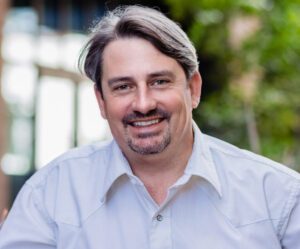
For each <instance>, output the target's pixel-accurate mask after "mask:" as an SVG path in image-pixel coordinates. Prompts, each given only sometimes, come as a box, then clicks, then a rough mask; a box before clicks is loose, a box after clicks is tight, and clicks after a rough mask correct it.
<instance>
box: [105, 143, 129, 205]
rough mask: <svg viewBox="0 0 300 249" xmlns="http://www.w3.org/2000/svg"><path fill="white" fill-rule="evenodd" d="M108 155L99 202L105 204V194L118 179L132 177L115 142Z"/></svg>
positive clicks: (127, 164)
mask: <svg viewBox="0 0 300 249" xmlns="http://www.w3.org/2000/svg"><path fill="white" fill-rule="evenodd" d="M108 153H109V155H108V156H107V162H104V163H107V166H106V167H105V168H106V172H105V178H104V185H102V186H103V187H102V188H101V202H105V199H106V195H107V192H108V191H109V189H110V188H111V187H112V185H113V184H114V182H115V181H116V180H117V179H118V178H120V177H121V176H123V175H128V176H133V173H132V170H131V168H130V166H129V163H128V161H127V159H126V158H125V156H124V155H123V153H122V151H121V149H120V147H119V145H118V144H117V142H116V141H115V140H113V141H112V142H111V144H110V148H109V152H108Z"/></svg>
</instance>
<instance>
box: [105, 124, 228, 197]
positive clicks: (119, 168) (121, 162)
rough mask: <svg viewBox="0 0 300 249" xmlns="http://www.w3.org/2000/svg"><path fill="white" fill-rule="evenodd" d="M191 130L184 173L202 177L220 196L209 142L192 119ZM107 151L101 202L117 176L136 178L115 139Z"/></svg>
mask: <svg viewBox="0 0 300 249" xmlns="http://www.w3.org/2000/svg"><path fill="white" fill-rule="evenodd" d="M193 130H194V145H193V150H192V155H191V157H190V159H189V161H188V164H187V167H186V169H185V174H188V175H196V176H199V177H202V178H204V179H205V180H207V181H208V182H209V183H211V184H212V186H213V187H214V188H215V189H216V190H217V192H218V194H219V195H220V196H222V191H221V183H220V180H219V177H218V174H217V171H216V167H215V164H214V161H213V159H212V155H211V152H210V149H209V144H208V142H207V141H205V136H204V134H202V133H201V131H200V130H199V128H198V126H197V124H196V123H195V122H194V121H193ZM109 153H110V154H109V155H108V157H107V159H108V162H107V163H108V165H107V167H106V174H105V178H104V186H103V188H102V192H101V201H102V202H104V201H105V198H106V194H107V192H108V191H109V189H110V188H111V186H112V185H113V184H114V182H115V181H116V180H117V179H118V178H119V177H121V176H123V175H127V176H128V177H130V178H136V177H135V176H134V175H133V173H132V170H131V168H130V165H129V163H128V161H127V159H126V158H125V156H124V154H123V153H122V151H121V149H120V147H119V146H118V144H117V142H116V141H115V140H113V141H112V143H111V144H110V151H109Z"/></svg>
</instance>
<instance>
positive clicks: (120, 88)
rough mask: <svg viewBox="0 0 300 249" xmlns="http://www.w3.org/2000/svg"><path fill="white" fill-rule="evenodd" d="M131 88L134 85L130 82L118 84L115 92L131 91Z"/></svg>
mask: <svg viewBox="0 0 300 249" xmlns="http://www.w3.org/2000/svg"><path fill="white" fill-rule="evenodd" d="M131 89H132V85H130V84H128V83H122V84H118V85H116V86H114V87H113V91H114V92H126V91H130V90H131Z"/></svg>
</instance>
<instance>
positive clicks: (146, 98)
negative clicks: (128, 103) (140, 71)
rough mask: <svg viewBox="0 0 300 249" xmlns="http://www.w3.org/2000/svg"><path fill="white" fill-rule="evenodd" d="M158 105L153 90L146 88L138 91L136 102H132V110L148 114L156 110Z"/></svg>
mask: <svg viewBox="0 0 300 249" xmlns="http://www.w3.org/2000/svg"><path fill="white" fill-rule="evenodd" d="M156 103H157V102H156V100H155V98H154V96H153V95H152V92H151V90H150V89H148V88H147V87H146V86H145V87H141V88H139V89H138V90H137V91H136V94H135V97H134V100H133V102H132V109H133V111H137V112H140V113H143V114H147V113H148V112H149V111H151V110H154V109H155V108H156Z"/></svg>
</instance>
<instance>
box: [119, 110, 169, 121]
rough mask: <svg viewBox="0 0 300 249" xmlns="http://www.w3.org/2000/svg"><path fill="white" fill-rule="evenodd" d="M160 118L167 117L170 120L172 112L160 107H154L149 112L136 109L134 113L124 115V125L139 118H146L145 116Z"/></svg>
mask: <svg viewBox="0 0 300 249" xmlns="http://www.w3.org/2000/svg"><path fill="white" fill-rule="evenodd" d="M152 117H155V118H160V119H167V120H169V119H170V117H171V114H170V113H169V112H167V111H164V110H162V109H160V108H156V109H153V110H151V111H149V112H147V113H141V112H138V111H134V112H133V113H130V114H127V115H126V116H124V117H123V119H122V122H123V124H124V125H128V124H130V123H132V122H133V121H136V120H137V119H144V118H152Z"/></svg>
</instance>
